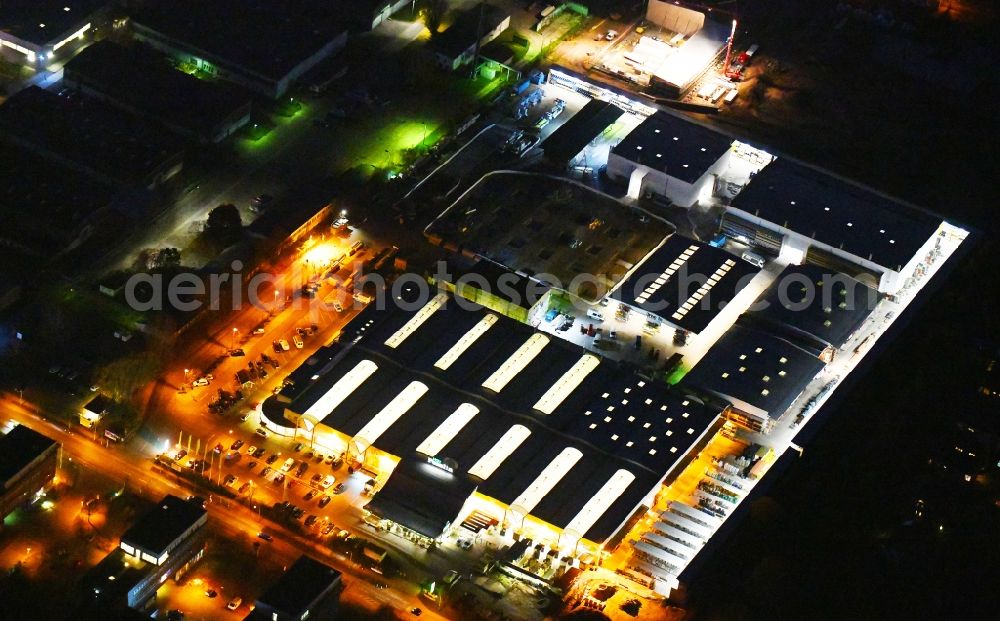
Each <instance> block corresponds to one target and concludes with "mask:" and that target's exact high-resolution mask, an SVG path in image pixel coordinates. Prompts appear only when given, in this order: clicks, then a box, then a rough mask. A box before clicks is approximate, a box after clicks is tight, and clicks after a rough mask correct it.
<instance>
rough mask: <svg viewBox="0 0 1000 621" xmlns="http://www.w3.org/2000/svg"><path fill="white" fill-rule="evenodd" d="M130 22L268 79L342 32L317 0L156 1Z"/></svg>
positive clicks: (334, 12)
mask: <svg viewBox="0 0 1000 621" xmlns="http://www.w3.org/2000/svg"><path fill="white" fill-rule="evenodd" d="M133 21H135V22H136V23H137V24H139V25H141V26H142V27H145V28H148V29H150V30H154V31H156V32H158V33H160V34H162V35H166V36H168V37H170V38H171V39H173V40H174V41H177V42H180V43H182V44H184V45H186V46H188V47H189V48H190V50H189V51H190V52H191V53H193V54H197V53H198V52H199V51H201V52H203V53H204V54H209V55H212V56H215V57H217V58H219V59H220V60H223V61H225V62H228V63H231V64H232V65H234V66H238V67H242V68H244V69H245V70H249V71H251V72H254V73H257V74H259V75H261V76H263V77H265V78H268V79H271V80H280V79H282V78H284V77H285V76H286V75H288V73H289V72H290V71H291V70H292V69H294V68H295V67H297V66H298V65H299V64H300V63H301V62H303V61H304V60H306V59H307V58H309V57H310V56H312V55H313V54H315V53H316V52H318V51H319V50H320V49H322V48H323V46H325V45H327V44H328V43H329V42H330V41H332V40H334V39H335V38H337V37H338V36H339V35H340V34H341V33H343V32H345V31H346V28H345V27H344V26H343V24H342V20H341V19H340V16H339V10H337V9H336V8H334V7H331V6H330V4H328V3H324V2H316V1H315V0H212V1H211V2H203V1H202V0H160V1H159V2H152V3H146V5H145V6H144V7H143V8H142V9H140V10H139V12H138V13H137V14H136V15H135V16H134V18H133ZM206 60H211V59H206Z"/></svg>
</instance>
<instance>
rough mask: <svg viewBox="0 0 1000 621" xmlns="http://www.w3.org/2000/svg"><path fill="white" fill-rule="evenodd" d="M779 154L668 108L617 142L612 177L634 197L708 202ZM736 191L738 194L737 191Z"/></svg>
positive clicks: (680, 202)
mask: <svg viewBox="0 0 1000 621" xmlns="http://www.w3.org/2000/svg"><path fill="white" fill-rule="evenodd" d="M772 159H773V158H772V157H771V156H770V155H769V154H767V153H765V152H764V151H761V150H759V149H755V148H753V147H751V146H750V145H747V144H744V143H741V142H739V141H736V140H733V139H732V138H730V137H729V136H726V135H724V134H720V133H719V132H716V131H713V130H711V129H708V128H707V127H703V126H701V125H698V124H696V123H692V122H691V121H688V120H687V119H682V118H680V117H677V116H674V115H673V114H669V113H666V112H662V111H661V112H657V113H656V114H654V115H652V116H650V117H649V118H647V119H646V120H645V121H643V123H642V124H641V125H639V127H637V128H635V129H634V130H633V131H632V132H631V133H629V135H628V136H626V137H625V139H624V140H622V141H621V142H620V143H618V145H616V146H615V147H614V148H613V149H612V150H611V154H610V155H609V157H608V169H607V170H608V176H609V177H610V178H612V179H614V180H615V181H618V182H620V183H626V184H628V196H629V197H630V198H639V197H640V196H646V195H658V196H662V197H664V198H665V199H667V200H668V201H670V202H671V203H673V204H674V205H678V206H680V207H691V206H694V205H696V204H700V205H705V204H708V203H710V202H711V201H712V200H713V197H714V196H715V195H716V194H722V195H725V194H726V193H728V192H729V186H730V185H732V186H733V189H734V192H735V190H736V189H738V188H740V187H742V186H743V185H744V184H746V183H747V181H749V179H750V178H751V177H752V176H753V175H754V174H756V173H757V172H758V171H759V170H760V169H761V168H763V167H764V166H765V165H767V164H768V163H769V162H770V161H771V160H772ZM734 192H733V193H734Z"/></svg>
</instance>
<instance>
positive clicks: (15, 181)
mask: <svg viewBox="0 0 1000 621" xmlns="http://www.w3.org/2000/svg"><path fill="white" fill-rule="evenodd" d="M113 197H114V191H113V189H112V188H111V186H109V185H107V184H105V183H103V182H101V181H98V180H96V179H93V178H89V177H87V175H85V174H84V173H82V172H78V171H76V170H73V169H71V168H69V167H67V166H65V165H63V164H61V163H58V162H53V161H48V160H46V159H43V158H42V157H41V156H40V155H36V154H35V153H32V152H31V151H30V150H28V149H27V148H25V147H21V146H18V145H12V144H4V143H2V142H0V221H2V222H3V229H2V231H0V237H2V238H5V239H6V240H7V241H8V244H13V245H16V247H17V248H18V249H19V250H21V251H27V252H28V253H32V254H35V255H38V256H51V254H52V251H53V249H54V248H59V249H62V248H64V247H65V246H67V245H68V244H69V243H70V240H73V239H75V238H76V237H77V236H78V235H79V234H80V230H81V228H83V227H84V226H85V225H86V223H87V220H88V218H90V217H91V216H92V215H93V214H94V213H95V212H97V211H99V210H100V209H102V208H104V207H107V206H108V205H110V204H111V202H112V199H113Z"/></svg>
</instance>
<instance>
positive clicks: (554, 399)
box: [535, 354, 601, 414]
mask: <svg viewBox="0 0 1000 621" xmlns="http://www.w3.org/2000/svg"><path fill="white" fill-rule="evenodd" d="M600 364H601V361H600V360H599V359H598V358H597V356H593V355H591V354H584V355H583V356H581V357H580V359H579V360H577V361H576V363H574V364H573V366H572V367H570V369H569V370H568V371H566V372H565V373H563V375H562V377H560V378H559V381H557V382H556V383H555V384H553V385H552V387H551V388H549V389H548V390H547V391H546V392H545V394H544V395H542V398H541V399H539V400H538V402H537V403H535V409H536V410H538V411H539V412H542V413H543V414H551V413H552V412H554V411H555V409H556V408H557V407H559V404H560V403H562V402H563V401H565V400H566V397H568V396H570V394H571V393H572V392H573V391H574V390H576V389H577V388H578V387H579V386H580V384H582V383H583V380H584V379H585V378H586V377H587V375H589V374H590V373H591V372H592V371H593V370H594V369H596V368H597V367H598V365H600Z"/></svg>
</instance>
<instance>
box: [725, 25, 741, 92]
mask: <svg viewBox="0 0 1000 621" xmlns="http://www.w3.org/2000/svg"><path fill="white" fill-rule="evenodd" d="M735 38H736V20H735V19H734V20H733V29H732V31H730V33H729V40H728V41H726V62H725V63H723V65H722V75H724V76H726V77H727V78H729V79H730V80H739V79H740V77H741V76H742V74H743V67H742V66H737V67H731V66H730V63H731V62H732V60H733V39H735Z"/></svg>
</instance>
